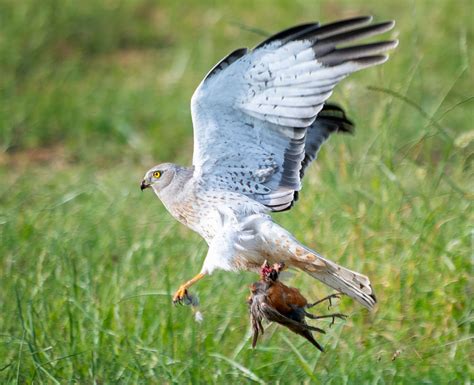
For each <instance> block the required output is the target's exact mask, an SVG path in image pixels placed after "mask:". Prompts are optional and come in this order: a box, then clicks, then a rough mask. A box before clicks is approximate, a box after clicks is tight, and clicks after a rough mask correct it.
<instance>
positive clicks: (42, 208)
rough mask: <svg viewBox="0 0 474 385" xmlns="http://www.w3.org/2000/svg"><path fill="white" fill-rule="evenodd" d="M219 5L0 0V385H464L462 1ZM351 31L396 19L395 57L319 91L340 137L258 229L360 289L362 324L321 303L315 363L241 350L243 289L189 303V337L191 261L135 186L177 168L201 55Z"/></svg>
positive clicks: (345, 307)
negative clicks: (287, 205) (352, 275)
mask: <svg viewBox="0 0 474 385" xmlns="http://www.w3.org/2000/svg"><path fill="white" fill-rule="evenodd" d="M229 3H230V2H217V1H210V0H201V1H200V2H193V3H191V2H184V1H183V2H178V1H173V0H166V1H160V2H154V1H151V0H122V1H113V0H111V1H100V0H87V1H82V2H76V1H73V0H64V1H62V0H44V1H41V2H37V1H34V0H22V1H17V0H2V1H0V73H1V75H0V147H1V151H0V180H1V183H0V383H1V384H16V383H20V384H23V383H25V384H29V383H34V384H67V383H71V384H73V383H74V384H75V383H77V384H115V383H120V384H191V383H192V384H212V383H215V384H224V383H225V384H243V383H253V382H256V383H262V384H263V383H269V384H270V383H271V384H275V383H276V384H299V383H306V384H308V383H317V384H318V383H319V384H374V385H375V384H470V383H471V381H472V378H474V366H473V361H474V355H473V351H474V348H473V335H474V327H473V320H474V313H473V299H472V298H473V296H474V281H473V278H472V277H473V273H474V270H473V243H474V241H473V240H474V235H473V226H472V225H473V220H474V218H473V211H472V198H473V196H474V192H473V189H472V188H473V180H474V179H473V174H472V171H473V165H472V161H473V159H474V156H473V149H474V131H473V129H474V128H473V122H474V113H473V111H474V109H473V107H474V99H473V97H474V90H473V84H474V79H473V72H472V60H473V52H474V51H473V48H472V41H473V35H474V33H473V16H472V15H473V12H474V10H473V8H474V7H473V3H472V2H471V1H470V0H459V1H457V2H453V1H449V0H439V1H414V0H413V1H405V0H402V1H395V0H393V1H386V2H375V1H370V2H367V1H362V0H351V1H349V0H344V1H328V0H324V1H272V2H269V1H268V2H264V1H261V2H253V1H240V2H232V3H231V4H229ZM359 14H373V15H375V18H376V20H379V21H381V20H386V19H395V20H396V21H397V27H396V31H395V32H393V33H392V34H391V36H392V37H393V38H398V39H400V46H399V47H398V48H397V50H396V52H394V53H393V55H392V57H391V59H390V61H389V62H388V63H386V64H385V65H383V66H381V67H378V68H374V69H371V70H367V71H363V72H362V73H359V74H356V75H354V76H352V77H350V78H348V79H346V80H345V81H344V82H343V83H342V84H341V85H340V86H339V87H338V89H337V90H336V92H335V93H334V96H333V98H332V99H331V100H333V101H337V102H338V103H339V104H341V105H342V106H344V108H345V109H346V110H347V113H348V115H349V116H350V118H351V119H352V120H353V121H354V122H356V125H357V129H356V130H357V131H356V135H355V136H353V137H351V136H344V135H339V136H338V137H334V138H332V140H331V141H330V142H329V143H328V144H327V145H326V146H325V147H324V149H323V150H322V152H321V153H320V157H319V160H318V162H317V164H314V165H313V167H312V168H311V170H309V171H308V172H307V176H306V179H305V184H304V190H303V192H302V194H301V198H300V201H299V202H298V204H297V205H296V207H295V208H294V210H292V211H291V212H288V213H283V214H278V215H275V218H276V220H277V221H278V222H279V223H281V224H282V225H284V226H285V227H287V228H288V229H289V230H291V231H292V232H294V233H295V235H296V236H297V237H298V238H299V239H300V240H302V241H303V242H305V243H306V244H308V245H309V246H311V247H312V248H314V249H316V250H318V251H319V252H321V253H322V254H324V255H326V256H328V257H330V258H331V259H333V260H335V261H338V262H339V263H340V264H342V265H344V266H347V267H349V268H351V269H354V270H356V271H360V272H363V273H365V274H367V275H368V276H369V277H371V280H372V282H373V284H374V289H375V291H376V293H377V296H378V299H379V305H378V308H377V310H376V311H375V312H373V313H369V312H368V311H366V310H365V309H363V308H362V307H361V306H359V305H358V304H356V303H354V302H353V301H351V300H350V299H347V298H345V299H342V300H341V302H340V304H339V306H338V308H337V310H338V311H342V312H345V313H346V314H349V315H350V317H349V318H348V319H347V321H346V322H341V321H339V322H336V325H334V326H333V327H331V328H330V327H329V322H321V323H320V325H319V326H321V327H323V328H325V329H327V331H328V333H327V334H326V335H324V336H321V337H320V338H319V340H320V342H321V343H322V344H323V345H324V346H325V347H326V350H327V351H326V352H325V353H324V354H320V353H319V352H318V351H316V350H315V349H314V348H313V347H312V346H310V345H309V344H308V343H307V342H305V341H304V340H303V339H301V338H299V337H297V336H294V335H292V334H290V333H289V332H288V331H286V330H283V329H281V328H276V327H275V326H271V327H269V329H268V331H267V332H266V333H265V336H264V338H263V339H262V340H261V341H260V343H259V345H258V348H257V349H256V350H252V349H251V347H250V341H249V336H250V330H249V322H248V314H247V307H246V304H245V299H246V296H247V294H248V285H249V284H250V283H251V282H253V281H254V280H256V276H255V275H254V274H251V273H242V274H230V273H224V272H217V273H215V274H214V275H213V276H212V277H210V278H208V279H205V280H203V281H202V282H201V283H199V284H198V285H197V286H196V287H195V289H194V293H196V294H198V295H199V297H200V299H201V302H202V305H201V310H202V312H203V314H204V322H203V323H202V324H198V323H196V322H195V321H194V320H193V315H192V312H191V309H190V308H188V307H174V306H173V305H172V304H171V293H172V292H173V291H174V290H175V289H176V288H177V287H178V285H179V283H181V282H182V281H184V280H185V279H187V278H190V277H191V276H192V275H194V274H195V273H197V272H198V271H199V269H200V266H201V263H202V260H203V257H204V255H205V252H206V245H205V243H204V242H203V241H202V240H201V239H200V238H199V237H198V236H197V235H195V234H193V233H191V231H189V230H187V229H185V228H184V227H183V226H182V225H180V224H178V223H176V222H175V221H174V220H173V219H172V218H171V217H170V216H169V215H168V213H167V212H166V211H165V209H164V208H163V206H162V205H161V204H160V202H159V201H158V200H157V199H156V198H155V197H154V196H153V195H152V194H151V193H149V192H147V193H141V192H140V190H139V182H140V180H141V177H142V176H143V174H144V172H145V171H146V170H147V169H148V168H150V167H151V166H152V165H154V164H156V163H159V162H160V161H165V160H171V161H174V162H177V163H179V162H180V163H182V164H190V162H191V157H192V126H191V117H190V111H189V100H190V97H191V95H192V92H193V91H194V88H195V87H196V86H197V85H198V83H199V82H200V80H201V79H202V77H203V76H204V75H205V73H206V72H207V71H208V69H209V68H210V67H211V66H213V65H214V64H215V62H217V61H218V60H219V59H220V58H221V57H222V56H224V55H226V54H227V53H228V52H229V51H231V50H233V49H235V48H238V47H239V46H245V45H247V46H253V45H255V44H256V43H257V42H258V41H259V40H261V39H262V36H261V35H267V34H269V33H271V32H276V31H278V30H279V29H282V28H285V27H288V26H290V25H292V24H296V23H301V22H305V21H310V20H313V19H316V20H317V19H319V20H322V21H330V20H334V19H337V18H342V17H348V16H354V15H359ZM289 282H290V283H291V284H292V285H295V286H297V287H299V288H301V290H302V291H303V293H304V294H305V295H307V296H308V297H310V298H311V299H316V298H319V297H322V296H324V295H326V294H328V293H329V292H330V291H329V290H328V289H327V288H326V287H324V286H323V285H322V284H320V283H318V282H315V281H313V280H312V279H310V278H309V277H306V276H304V275H303V274H302V273H295V274H294V275H292V276H291V278H290V280H289ZM321 310H324V309H321Z"/></svg>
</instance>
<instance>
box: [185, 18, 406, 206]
mask: <svg viewBox="0 0 474 385" xmlns="http://www.w3.org/2000/svg"><path fill="white" fill-rule="evenodd" d="M371 20H372V18H371V17H358V18H353V19H348V20H343V21H338V22H335V23H331V24H327V25H322V26H321V25H319V24H318V23H310V24H304V25H301V26H297V27H293V28H290V29H288V30H286V31H283V32H280V33H278V34H276V35H274V36H272V37H270V38H269V39H267V40H265V41H264V42H262V43H261V44H259V45H258V46H257V47H256V48H254V49H253V50H247V49H238V50H236V51H234V52H232V53H231V54H230V55H228V56H227V57H226V58H224V59H223V60H222V61H221V62H220V63H218V64H217V65H216V66H215V67H214V68H213V69H212V70H211V71H210V72H209V74H208V75H207V76H206V78H205V79H204V80H203V81H202V82H201V84H200V85H199V87H198V88H197V90H196V91H195V93H194V95H193V97H192V101H191V110H192V117H193V125H194V155H193V165H194V167H195V175H198V176H199V177H201V179H202V181H203V183H209V184H210V185H211V186H212V188H213V189H217V190H219V189H220V190H227V191H235V192H238V193H241V194H245V195H247V196H249V197H251V198H252V199H254V200H256V201H258V202H259V203H261V204H263V205H265V206H267V207H268V208H270V209H271V210H273V211H282V210H285V209H288V208H289V207H291V205H292V203H293V201H294V200H295V198H296V197H295V192H297V191H299V190H300V189H301V178H302V175H303V171H304V168H305V167H306V166H307V164H309V162H310V161H311V160H312V159H314V157H315V154H316V152H317V150H318V148H319V146H320V145H321V144H322V142H323V141H324V140H325V139H326V138H327V136H328V135H329V133H330V132H331V124H332V127H333V128H332V130H334V125H333V120H331V119H329V121H331V122H330V123H331V124H328V116H326V119H324V117H321V120H320V119H319V118H318V114H319V113H320V112H321V110H322V109H323V107H324V103H325V102H326V100H327V99H328V98H329V96H330V95H331V93H332V91H333V89H334V87H335V86H336V84H337V83H338V82H339V81H341V80H342V79H343V78H345V77H346V76H347V75H349V74H350V73H352V72H355V71H358V70H361V69H363V68H367V67H371V66H374V65H377V64H380V63H383V62H385V61H386V60H387V56H386V55H385V54H383V53H384V52H386V51H387V50H389V49H391V48H394V47H395V46H396V45H397V42H396V41H383V42H378V43H370V44H363V45H353V46H351V45H349V46H347V44H349V43H351V42H352V41H354V40H358V39H362V38H365V37H369V36H374V35H378V34H380V33H383V32H386V31H388V30H390V29H391V28H392V27H393V25H394V23H393V22H385V23H379V24H369V23H370V22H371ZM341 45H342V46H344V47H343V48H340V46H341ZM336 115H337V114H336ZM335 119H336V120H338V122H339V123H340V124H341V126H340V128H341V129H342V130H344V129H343V120H346V119H345V116H344V115H343V114H342V116H340V114H339V116H336V118H335ZM336 126H338V124H336ZM336 128H337V129H339V127H336Z"/></svg>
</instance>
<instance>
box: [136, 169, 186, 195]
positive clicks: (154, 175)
mask: <svg viewBox="0 0 474 385" xmlns="http://www.w3.org/2000/svg"><path fill="white" fill-rule="evenodd" d="M177 169H178V167H177V166H176V165H175V164H172V163H162V164H159V165H157V166H155V167H153V168H151V169H150V170H148V171H147V173H146V174H145V177H144V178H143V180H142V183H141V184H140V188H141V189H142V191H143V190H145V189H146V188H148V187H151V188H152V189H153V190H154V191H155V192H156V193H159V192H160V191H161V190H163V189H164V188H165V187H166V186H168V185H169V184H170V183H171V182H172V180H173V178H174V177H175V175H176V171H177Z"/></svg>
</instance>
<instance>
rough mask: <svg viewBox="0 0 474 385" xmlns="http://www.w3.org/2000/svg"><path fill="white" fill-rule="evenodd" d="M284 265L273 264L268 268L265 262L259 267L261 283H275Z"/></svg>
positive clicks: (281, 263) (280, 263)
mask: <svg viewBox="0 0 474 385" xmlns="http://www.w3.org/2000/svg"><path fill="white" fill-rule="evenodd" d="M284 268H285V264H284V263H283V262H279V263H275V264H274V265H273V266H270V265H269V263H268V262H267V261H265V262H264V263H263V265H262V266H261V267H260V278H261V279H262V281H267V282H269V281H276V280H278V276H279V275H280V272H281V271H282V270H284Z"/></svg>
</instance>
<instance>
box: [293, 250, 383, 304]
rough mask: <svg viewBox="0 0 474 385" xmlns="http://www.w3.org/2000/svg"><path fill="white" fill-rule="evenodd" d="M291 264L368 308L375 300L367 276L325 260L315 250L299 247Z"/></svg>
mask: <svg viewBox="0 0 474 385" xmlns="http://www.w3.org/2000/svg"><path fill="white" fill-rule="evenodd" d="M293 264H294V265H296V266H297V267H299V268H301V269H302V270H304V271H305V272H306V273H308V274H309V275H311V276H312V277H314V278H316V279H318V280H320V281H321V282H324V283H325V284H326V285H328V286H330V287H332V288H333V289H335V290H337V291H340V292H341V293H344V294H346V295H348V296H349V297H351V298H353V299H355V300H356V301H358V302H360V303H361V304H362V305H364V306H365V307H366V308H368V309H372V308H373V307H374V305H375V303H376V302H377V299H376V297H375V294H374V291H373V289H372V285H371V284H370V281H369V278H367V277H366V276H365V275H362V274H359V273H356V272H355V271H352V270H349V269H346V268H345V267H342V266H339V265H338V264H336V263H334V262H332V261H329V260H327V259H326V258H324V257H322V256H320V255H319V254H318V253H316V252H315V251H312V250H309V249H307V248H302V247H299V248H297V249H296V252H295V253H294V257H293Z"/></svg>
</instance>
